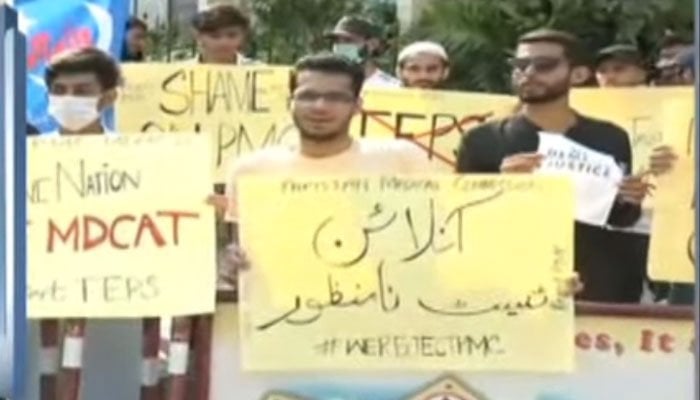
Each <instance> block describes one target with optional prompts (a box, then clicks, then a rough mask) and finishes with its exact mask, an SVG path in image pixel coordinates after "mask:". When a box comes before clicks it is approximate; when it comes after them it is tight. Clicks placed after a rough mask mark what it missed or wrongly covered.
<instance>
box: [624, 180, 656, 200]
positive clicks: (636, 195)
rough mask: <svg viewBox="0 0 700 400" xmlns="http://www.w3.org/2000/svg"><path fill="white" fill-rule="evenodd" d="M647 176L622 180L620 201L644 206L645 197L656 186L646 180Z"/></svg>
mask: <svg viewBox="0 0 700 400" xmlns="http://www.w3.org/2000/svg"><path fill="white" fill-rule="evenodd" d="M645 176H646V175H645V174H641V175H634V176H627V177H625V178H624V179H622V182H620V185H619V188H620V190H619V192H618V194H617V198H618V200H619V201H622V202H624V203H631V204H642V202H643V201H644V197H646V195H647V194H648V193H649V191H650V190H651V189H653V188H654V185H652V184H651V183H649V182H647V181H645V180H644V178H645Z"/></svg>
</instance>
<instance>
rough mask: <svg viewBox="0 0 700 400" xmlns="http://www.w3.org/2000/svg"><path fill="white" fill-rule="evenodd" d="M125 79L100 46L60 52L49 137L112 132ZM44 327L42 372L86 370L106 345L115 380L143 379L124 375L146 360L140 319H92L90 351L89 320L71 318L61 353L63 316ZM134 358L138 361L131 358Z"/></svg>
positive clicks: (49, 71)
mask: <svg viewBox="0 0 700 400" xmlns="http://www.w3.org/2000/svg"><path fill="white" fill-rule="evenodd" d="M121 80H122V77H121V72H120V69H119V64H118V63H117V61H116V60H114V59H113V58H112V57H111V56H110V55H109V54H107V53H105V52H103V51H102V50H100V49H97V48H82V49H77V50H70V51H68V52H65V53H62V54H59V55H57V56H55V57H54V58H53V59H52V60H51V62H50V63H49V64H48V66H47V68H46V73H45V82H46V86H47V88H48V92H49V114H50V115H51V116H52V117H53V118H54V119H55V120H56V122H57V124H58V129H57V130H55V131H54V132H49V133H47V134H46V135H55V136H59V135H60V136H64V135H100V134H109V133H110V132H109V131H108V129H107V128H106V127H105V125H104V123H103V117H104V113H105V111H106V110H107V109H109V108H111V107H112V106H113V104H114V102H115V100H116V98H117V88H118V86H119V85H120V83H121ZM29 259H30V260H31V255H29ZM39 325H40V331H41V335H40V336H41V342H42V343H41V345H42V346H41V347H42V349H41V355H40V357H41V359H40V364H41V366H42V369H41V374H42V375H47V376H52V375H56V374H57V373H58V371H59V369H60V368H64V369H69V370H76V369H77V370H80V369H81V367H82V365H83V364H84V363H89V364H91V365H92V364H93V362H94V361H95V360H92V359H91V358H92V357H95V358H99V357H100V354H99V353H100V351H99V350H100V349H107V352H108V353H109V351H114V350H116V351H117V352H118V353H119V355H120V356H119V357H115V358H113V359H112V360H111V362H110V364H109V368H110V371H109V373H110V374H113V375H112V376H113V378H112V379H114V380H115V381H116V382H120V383H123V384H126V383H128V382H129V381H130V380H134V379H137V376H138V375H139V371H134V372H130V373H124V372H123V370H128V371H131V370H132V369H133V367H132V366H133V365H137V364H138V362H139V361H140V358H141V356H140V354H139V353H138V351H136V352H133V354H132V352H131V351H129V350H128V349H129V347H130V346H129V343H134V342H138V341H139V340H140V337H141V323H140V322H137V321H133V322H132V321H124V320H117V321H115V320H95V321H91V322H90V330H93V337H92V339H91V340H90V344H89V346H90V347H91V348H92V350H88V351H85V349H84V348H85V347H86V346H85V343H84V339H83V338H84V335H85V332H86V329H87V328H88V326H87V324H86V320H85V319H71V320H67V321H65V324H64V329H63V330H64V331H65V336H64V338H63V341H62V342H63V349H62V351H59V348H58V347H57V343H60V341H57V338H56V337H55V335H56V334H57V332H59V325H60V324H59V320H55V319H46V320H40V321H39ZM95 332H99V333H97V334H95ZM110 349H111V350H110ZM95 350H97V351H95ZM93 351H94V353H93ZM130 356H134V359H129V357H130ZM86 360H87V361H86ZM98 364H99V363H98ZM116 371H119V372H118V373H117V372H116ZM118 387H119V386H118Z"/></svg>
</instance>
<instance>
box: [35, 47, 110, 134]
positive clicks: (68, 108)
mask: <svg viewBox="0 0 700 400" xmlns="http://www.w3.org/2000/svg"><path fill="white" fill-rule="evenodd" d="M44 77H45V81H46V87H47V88H48V92H49V114H50V115H51V116H52V117H53V118H54V119H55V120H56V123H57V124H58V126H59V128H58V131H55V132H51V133H49V134H54V135H56V134H61V135H74V134H103V133H107V130H106V128H105V126H104V125H103V123H102V116H103V113H104V111H105V110H107V109H109V108H110V107H112V106H113V105H114V102H115V100H116V98H117V86H119V83H120V81H121V74H120V71H119V65H118V64H117V62H116V61H115V60H114V59H113V58H112V57H111V56H110V55H109V54H107V53H105V52H103V51H102V50H99V49H96V48H83V49H79V50H71V51H69V52H66V53H62V54H60V55H58V56H56V57H55V58H53V59H52V60H51V62H50V63H49V65H48V66H47V68H46V73H45V75H44Z"/></svg>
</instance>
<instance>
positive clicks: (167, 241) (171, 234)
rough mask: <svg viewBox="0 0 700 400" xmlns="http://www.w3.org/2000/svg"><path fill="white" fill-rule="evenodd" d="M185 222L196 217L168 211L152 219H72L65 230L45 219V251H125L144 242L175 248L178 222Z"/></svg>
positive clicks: (177, 240) (147, 216)
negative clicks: (65, 248) (46, 223)
mask: <svg viewBox="0 0 700 400" xmlns="http://www.w3.org/2000/svg"><path fill="white" fill-rule="evenodd" d="M188 218H189V219H197V218H199V214H197V213H193V212H187V211H172V210H169V211H158V212H156V213H155V215H153V216H152V215H149V214H141V215H138V216H137V215H131V214H123V215H118V216H117V217H115V218H114V219H112V220H104V219H102V218H100V217H96V216H93V215H85V216H82V217H75V218H73V219H72V220H71V221H70V222H69V223H68V225H67V226H65V227H64V226H60V225H59V224H57V223H56V222H55V221H53V220H52V219H49V221H48V224H49V228H48V243H47V251H48V252H49V253H53V252H55V251H56V250H57V248H58V247H59V246H60V244H61V243H63V244H65V245H68V246H67V247H69V248H71V249H72V251H74V252H79V251H83V252H85V251H90V250H94V249H97V248H103V247H109V248H113V249H118V250H127V249H130V248H138V247H142V246H143V245H146V244H147V243H148V242H151V243H153V244H155V245H156V246H157V247H164V246H168V245H171V246H178V245H179V244H180V236H181V235H180V232H181V230H182V221H183V220H184V219H188ZM168 225H169V226H168ZM130 227H131V229H129V228H130ZM81 239H82V240H81Z"/></svg>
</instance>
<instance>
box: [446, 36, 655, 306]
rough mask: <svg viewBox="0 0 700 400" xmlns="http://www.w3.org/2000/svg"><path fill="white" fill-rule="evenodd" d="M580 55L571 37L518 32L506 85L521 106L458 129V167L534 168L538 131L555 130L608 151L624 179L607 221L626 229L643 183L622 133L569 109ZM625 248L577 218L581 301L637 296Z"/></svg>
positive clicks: (638, 279) (638, 285) (614, 236)
mask: <svg viewBox="0 0 700 400" xmlns="http://www.w3.org/2000/svg"><path fill="white" fill-rule="evenodd" d="M581 59H582V56H581V50H580V46H579V43H578V40H577V39H576V38H575V37H573V36H572V35H570V34H568V33H565V32H560V31H554V30H538V31H534V32H530V33H528V34H526V35H524V36H522V37H521V38H520V40H519V41H518V46H517V49H516V54H515V58H513V59H512V60H511V65H512V67H513V72H512V81H513V86H514V89H515V90H516V92H517V95H518V97H519V98H520V101H521V103H522V106H521V107H520V109H519V111H518V112H517V114H515V115H513V116H511V117H508V118H506V119H504V120H499V121H494V122H491V123H487V124H484V125H481V126H479V127H476V128H474V129H472V130H471V131H470V132H468V133H467V134H465V135H464V137H463V138H462V142H461V143H460V147H459V150H458V166H457V171H458V172H462V173H465V172H475V173H498V172H501V173H531V172H534V171H535V170H537V169H538V168H539V166H540V165H541V163H542V162H543V156H542V155H540V154H538V153H537V149H538V146H539V137H540V136H539V133H540V132H547V133H558V134H561V135H564V136H565V137H566V138H568V139H570V140H572V141H574V142H577V143H578V144H580V145H583V146H585V147H587V148H589V149H592V150H594V151H597V152H599V153H603V154H606V155H609V156H612V157H613V158H614V159H615V161H616V162H617V164H618V165H619V166H621V167H622V168H623V170H624V171H623V172H624V174H625V175H626V177H625V178H624V179H623V181H622V182H621V184H620V185H619V191H618V193H617V198H616V200H615V202H614V205H613V207H612V210H611V212H610V214H609V219H608V221H607V224H608V225H611V226H619V227H625V226H630V225H632V224H634V223H635V222H636V221H637V220H638V219H639V217H640V204H641V202H642V200H643V199H644V197H645V195H646V193H647V190H648V185H647V184H646V183H645V182H644V181H643V180H642V179H641V177H638V176H629V174H630V171H631V170H632V154H631V146H630V141H629V138H628V136H627V133H625V131H624V130H622V129H621V128H619V127H618V126H616V125H614V124H612V123H609V122H605V121H600V120H596V119H592V118H588V117H586V116H583V115H580V114H579V113H577V112H576V111H575V110H573V109H572V108H571V107H570V105H569V91H570V88H571V87H572V86H575V85H576V84H578V83H580V82H581V81H582V80H583V79H585V78H586V73H585V70H583V68H581V67H582V66H581V65H580V63H579V60H581ZM584 68H585V67H584ZM523 211H524V212H527V211H526V210H523ZM533 229H536V227H533ZM624 247H625V243H624V241H623V240H620V233H619V232H614V231H611V230H609V229H605V228H604V227H602V226H593V225H589V224H584V223H580V222H576V224H575V255H574V260H575V264H574V265H575V267H576V270H577V272H578V273H579V275H580V277H581V280H582V281H583V285H584V288H583V291H582V292H580V294H579V295H580V298H581V299H584V300H590V301H603V302H638V301H639V298H640V295H641V292H642V282H643V279H644V270H643V269H642V270H638V269H639V268H629V267H628V266H627V265H625V263H623V262H621V260H622V259H623V258H624V254H625V252H626V249H625V248H624Z"/></svg>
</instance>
